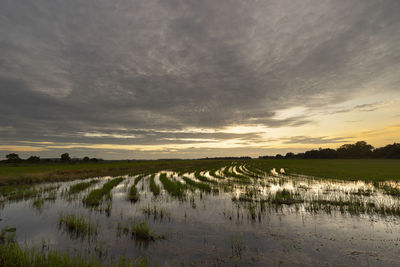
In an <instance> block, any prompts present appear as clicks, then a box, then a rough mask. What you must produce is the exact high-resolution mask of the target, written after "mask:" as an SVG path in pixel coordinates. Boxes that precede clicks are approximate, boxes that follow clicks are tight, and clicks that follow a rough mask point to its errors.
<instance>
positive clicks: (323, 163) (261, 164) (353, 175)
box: [248, 159, 400, 181]
mask: <svg viewBox="0 0 400 267" xmlns="http://www.w3.org/2000/svg"><path fill="white" fill-rule="evenodd" d="M248 164H250V166H252V168H258V169H261V170H263V171H266V172H269V171H270V170H271V169H272V168H276V169H277V170H279V169H280V168H284V169H285V171H286V173H288V174H304V175H310V176H315V177H320V178H331V179H340V180H364V181H385V180H400V160H397V159H393V160H392V159H282V160H279V159H272V160H268V159H265V160H264V159H260V160H252V161H248Z"/></svg>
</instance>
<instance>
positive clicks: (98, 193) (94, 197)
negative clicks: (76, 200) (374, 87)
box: [83, 177, 124, 206]
mask: <svg viewBox="0 0 400 267" xmlns="http://www.w3.org/2000/svg"><path fill="white" fill-rule="evenodd" d="M123 180H124V178H122V177H119V178H114V179H112V180H110V181H108V182H107V183H105V184H104V185H103V187H102V188H99V189H95V190H92V191H91V192H90V193H89V195H88V196H87V197H85V198H84V199H83V203H84V204H85V205H86V206H98V205H100V203H101V202H102V199H103V197H104V196H105V195H106V194H108V193H110V191H111V190H112V189H113V188H114V187H115V186H117V185H118V184H119V183H120V182H122V181H123Z"/></svg>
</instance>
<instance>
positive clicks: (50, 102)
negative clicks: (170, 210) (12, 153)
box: [0, 0, 400, 145]
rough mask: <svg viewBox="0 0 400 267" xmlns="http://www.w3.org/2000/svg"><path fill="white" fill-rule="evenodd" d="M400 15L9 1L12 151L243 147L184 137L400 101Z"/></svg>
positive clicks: (0, 28)
mask: <svg viewBox="0 0 400 267" xmlns="http://www.w3.org/2000/svg"><path fill="white" fill-rule="evenodd" d="M399 9H400V3H399V2H398V1H383V2H377V1H337V0H331V1H318V0H307V1H296V2H293V1H289V0H282V1H239V0H232V1H214V0H206V1H179V0H176V1H175V0H165V1H159V0H148V1H127V0H115V1H95V0H87V1H77V0H70V1H49V0H37V1H28V0H21V1H2V2H1V3H0V21H1V24H0V50H1V51H2V52H1V54H0V133H1V141H2V142H8V143H10V144H11V143H13V142H16V141H21V140H31V141H50V142H66V143H68V142H82V143H102V142H103V143H106V144H121V145H123V144H128V143H129V144H136V145H142V144H151V145H154V144H160V143H164V144H168V143H170V142H178V143H179V142H189V141H193V139H198V138H202V139H204V140H208V139H210V138H211V139H214V138H216V139H217V140H222V141H223V140H226V138H234V139H235V138H237V136H231V137H228V135H222V134H221V135H219V136H216V135H212V134H205V133H201V134H200V133H198V134H192V135H190V134H187V135H185V134H184V130H185V129H187V128H190V127H196V128H207V129H219V128H222V127H226V126H230V125H240V124H247V125H264V126H266V127H275V128H278V127H298V126H302V125H305V124H308V123H313V120H312V119H310V118H308V117H307V115H299V116H296V115H294V116H292V117H290V118H285V119H276V118H275V115H276V113H277V111H279V110H284V109H288V108H291V107H296V106H299V105H301V106H303V107H305V108H321V107H329V106H331V105H337V104H340V103H342V102H344V101H347V100H349V99H353V98H356V97H357V96H359V95H363V94H369V93H371V91H374V92H375V93H376V92H377V90H378V91H379V90H381V91H384V92H395V91H396V90H398V87H397V86H398V84H399V82H400V75H399V73H400V60H399V59H400V37H399V36H400V32H399V31H400V30H399V29H400V27H399V23H400V17H399V16H398V10H399ZM376 88H379V89H376ZM374 105H375V106H374ZM375 108H379V103H372V104H370V106H359V107H354V109H356V110H366V111H368V110H373V109H375ZM118 129H125V130H121V131H119V130H118ZM163 131H166V132H170V134H167V133H164V134H162V132H163ZM180 131H181V132H182V135H181V134H179V132H180ZM96 134H97V135H96ZM248 137H249V138H251V136H248ZM240 138H242V137H240ZM243 138H244V137H243ZM193 142H194V141H193ZM299 142H301V140H299Z"/></svg>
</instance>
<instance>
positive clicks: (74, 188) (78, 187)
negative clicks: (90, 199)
mask: <svg viewBox="0 0 400 267" xmlns="http://www.w3.org/2000/svg"><path fill="white" fill-rule="evenodd" d="M99 181H100V180H92V181H89V182H81V183H77V184H74V185H71V186H70V187H69V190H68V193H69V194H77V193H79V192H82V191H83V190H86V189H87V188H89V187H90V186H92V185H94V184H97V183H98V182H99Z"/></svg>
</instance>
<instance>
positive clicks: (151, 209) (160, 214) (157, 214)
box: [141, 205, 171, 220]
mask: <svg viewBox="0 0 400 267" xmlns="http://www.w3.org/2000/svg"><path fill="white" fill-rule="evenodd" d="M141 210H142V212H143V214H144V215H145V216H146V217H148V218H149V217H150V216H153V219H154V220H157V219H160V220H163V219H164V217H167V218H168V219H171V217H170V215H169V214H168V212H166V211H165V209H163V208H158V207H157V206H156V205H154V206H150V205H147V206H146V207H142V208H141Z"/></svg>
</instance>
